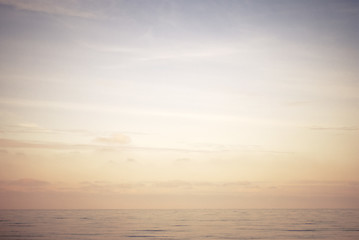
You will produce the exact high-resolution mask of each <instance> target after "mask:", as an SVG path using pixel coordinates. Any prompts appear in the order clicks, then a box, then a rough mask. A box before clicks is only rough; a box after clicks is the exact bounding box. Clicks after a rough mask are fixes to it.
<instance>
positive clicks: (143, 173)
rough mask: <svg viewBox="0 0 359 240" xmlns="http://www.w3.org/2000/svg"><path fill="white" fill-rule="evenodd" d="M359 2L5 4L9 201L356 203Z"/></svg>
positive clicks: (0, 117) (0, 88)
mask: <svg viewBox="0 0 359 240" xmlns="http://www.w3.org/2000/svg"><path fill="white" fill-rule="evenodd" d="M358 23H359V2H358V1H345V0H344V1H343V0H337V1H332V0H317V1H306V0H301V1H290V0H289V1H277V0H272V1H268V0H263V1H260V0H253V1H245V0H243V1H230V0H218V1H213V0H206V1H205V0H183V1H173V0H151V1H147V0H143V1H137V0H131V1H120V0H118V1H115V0H104V1H100V0H98V1H92V0H88V1H82V0H62V1H60V0H59V1H52V0H48V1H45V0H33V1H27V0H0V52H1V54H0V208H272V207H275V208H277V207H279V208H281V207H284V208H287V207H291V208H317V207H344V208H346V207H359V147H358V146H359V145H358V143H359V48H358V45H359V24H358Z"/></svg>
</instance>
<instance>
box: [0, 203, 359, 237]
mask: <svg viewBox="0 0 359 240" xmlns="http://www.w3.org/2000/svg"><path fill="white" fill-rule="evenodd" d="M0 239H1V240H2V239H4V240H5V239H6V240H15V239H16V240H42V239H44V240H45V239H46V240H100V239H101V240H110V239H111V240H122V239H123V240H130V239H131V240H134V239H145V240H151V239H168V240H177V239H178V240H179V239H181V240H189V239H191V240H192V239H193V240H194V239H196V240H201V239H218V240H219V239H243V240H246V239H252V240H253V239H273V240H276V239H286V240H289V239H326V240H331V239H336V240H358V239H359V209H315V210H314V209H226V210H203V209H201V210H0Z"/></svg>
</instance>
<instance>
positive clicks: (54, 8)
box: [0, 0, 98, 18]
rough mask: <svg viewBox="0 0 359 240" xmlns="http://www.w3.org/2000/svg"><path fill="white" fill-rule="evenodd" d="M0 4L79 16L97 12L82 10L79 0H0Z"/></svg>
mask: <svg viewBox="0 0 359 240" xmlns="http://www.w3.org/2000/svg"><path fill="white" fill-rule="evenodd" d="M0 3H1V4H4V5H8V6H12V7H15V8H17V9H20V10H27V11H33V12H40V13H47V14H55V15H64V16H71V17H81V18H96V17H98V13H95V12H94V11H90V10H89V9H87V11H86V10H84V6H83V4H80V1H68V0H62V1H56V0H32V1H27V0H0Z"/></svg>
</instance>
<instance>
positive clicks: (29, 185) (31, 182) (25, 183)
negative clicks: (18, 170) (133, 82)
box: [0, 178, 51, 192]
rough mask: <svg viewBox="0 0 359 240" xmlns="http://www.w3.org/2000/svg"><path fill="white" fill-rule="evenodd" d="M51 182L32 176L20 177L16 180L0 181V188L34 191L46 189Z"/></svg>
mask: <svg viewBox="0 0 359 240" xmlns="http://www.w3.org/2000/svg"><path fill="white" fill-rule="evenodd" d="M50 185H51V183H49V182H47V181H42V180H38V179H33V178H21V179H18V180H10V181H9V180H3V181H0V189H2V190H6V191H21V192H23V191H34V190H46V189H47V188H48V187H49V186H50Z"/></svg>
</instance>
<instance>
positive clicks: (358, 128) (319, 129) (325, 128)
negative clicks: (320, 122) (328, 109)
mask: <svg viewBox="0 0 359 240" xmlns="http://www.w3.org/2000/svg"><path fill="white" fill-rule="evenodd" d="M309 129H310V130H318V131H359V127H355V126H341V127H324V126H312V127H309Z"/></svg>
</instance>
